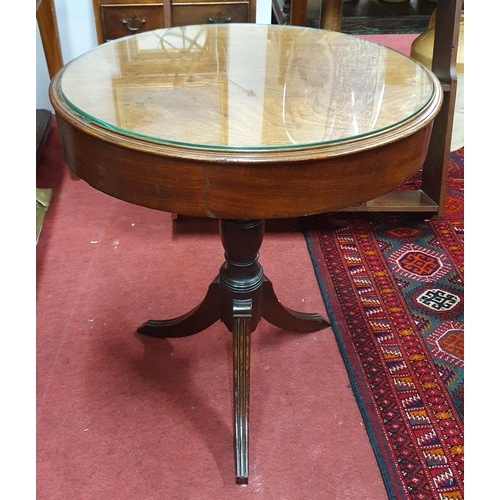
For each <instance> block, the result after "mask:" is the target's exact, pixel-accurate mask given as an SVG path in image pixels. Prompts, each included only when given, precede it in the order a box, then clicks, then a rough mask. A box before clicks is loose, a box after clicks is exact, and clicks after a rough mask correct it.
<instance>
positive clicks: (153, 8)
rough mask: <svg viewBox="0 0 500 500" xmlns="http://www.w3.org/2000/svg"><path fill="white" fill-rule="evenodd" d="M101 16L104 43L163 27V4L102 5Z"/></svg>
mask: <svg viewBox="0 0 500 500" xmlns="http://www.w3.org/2000/svg"><path fill="white" fill-rule="evenodd" d="M101 16H102V18H101V19H102V31H103V37H104V39H105V40H106V41H107V40H114V39H116V38H120V37H122V36H128V35H133V34H135V33H141V32H143V31H151V30H156V29H160V28H163V27H164V26H165V23H164V16H163V4H155V5H126V4H117V5H102V6H101Z"/></svg>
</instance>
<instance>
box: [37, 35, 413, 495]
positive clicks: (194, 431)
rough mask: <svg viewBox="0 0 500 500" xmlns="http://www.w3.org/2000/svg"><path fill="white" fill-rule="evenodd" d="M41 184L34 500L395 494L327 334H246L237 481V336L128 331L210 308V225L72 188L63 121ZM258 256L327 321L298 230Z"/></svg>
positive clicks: (286, 299) (289, 297)
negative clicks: (245, 459)
mask: <svg viewBox="0 0 500 500" xmlns="http://www.w3.org/2000/svg"><path fill="white" fill-rule="evenodd" d="M371 38H372V39H373V38H374V37H371ZM413 38H414V37H413ZM397 39H398V40H402V39H404V36H400V35H398V36H397ZM404 43H405V44H406V46H407V47H408V39H406V40H405V41H404ZM410 43H411V42H410ZM37 186H38V187H42V188H46V187H50V188H52V189H53V190H54V195H53V198H52V200H51V203H50V206H49V210H48V212H47V215H46V218H45V222H44V226H43V230H42V233H41V235H40V240H39V243H38V246H37V285H36V287H37V311H36V315H37V401H36V411H37V442H36V446H37V499H38V500H59V499H61V500H67V499H72V500H73V499H78V500H80V499H81V500H101V499H102V500H114V499H119V500H125V499H126V500H146V499H147V500H156V499H165V498H168V499H204V500H211V499H214V500H216V499H217V500H225V499H227V500H233V499H235V498H264V499H266V500H267V499H269V500H285V499H287V500H299V499H301V500H302V499H314V500H322V499H325V500H326V499H328V500H335V499H338V500H344V499H346V500H347V499H357V500H383V499H386V498H387V495H386V492H385V488H384V485H383V483H382V479H381V476H380V472H379V469H378V466H377V462H376V460H375V457H374V454H373V450H372V448H371V445H370V443H369V440H368V437H367V434H366V431H365V429H364V427H363V423H362V418H361V415H360V412H359V409H358V406H357V404H356V401H355V398H354V395H353V393H352V390H351V388H350V386H349V380H348V376H347V373H346V369H345V367H344V363H343V361H342V358H341V355H340V353H339V350H338V347H337V344H336V341H335V338H334V335H333V332H332V331H331V329H326V330H324V331H321V332H317V333H313V334H295V333H291V332H286V331H282V330H279V329H277V328H275V327H273V326H271V325H269V324H268V323H266V322H265V321H262V322H261V323H260V325H259V327H258V329H257V330H256V332H255V333H254V334H252V335H253V336H252V362H251V367H252V368H251V370H252V372H251V410H250V481H249V484H248V485H247V486H237V485H235V482H234V463H233V445H232V442H233V441H232V440H233V434H232V407H231V406H232V351H231V342H232V339H231V334H230V333H229V332H228V331H227V330H226V328H225V326H224V325H223V324H222V323H220V322H219V323H216V324H215V325H213V326H212V327H210V328H209V329H208V330H206V331H205V332H202V333H200V334H198V335H195V336H193V337H187V338H183V339H170V340H155V339H148V338H141V337H140V336H137V335H135V334H134V332H135V330H136V328H137V327H138V326H140V325H141V324H142V323H143V322H144V321H145V320H147V319H163V318H169V317H174V316H177V315H180V314H183V313H185V312H186V311H188V310H190V309H191V308H192V307H194V306H195V305H196V304H197V303H198V302H199V301H200V300H201V299H202V298H203V296H204V294H205V292H206V289H207V287H208V285H209V283H210V282H211V280H212V279H213V277H215V275H216V274H217V272H218V268H219V266H220V264H221V263H222V260H223V256H222V247H221V244H220V241H219V236H218V227H217V223H216V221H212V220H208V219H206V220H205V219H203V220H198V219H192V218H182V217H181V218H180V219H178V220H177V221H173V220H172V219H171V217H170V215H169V214H166V213H162V212H156V211H152V210H148V209H145V208H142V207H138V206H134V205H130V204H127V203H125V202H122V201H120V200H115V199H113V198H111V197H109V196H106V195H104V194H102V193H100V192H98V191H96V190H94V189H92V188H90V187H89V186H88V185H87V184H86V183H85V182H83V181H75V180H72V179H71V178H70V176H69V172H68V170H67V167H66V166H65V164H64V160H63V158H62V153H61V149H60V145H59V141H58V137H57V130H56V129H55V127H54V130H53V131H52V133H51V135H50V137H49V142H48V143H47V145H46V147H45V149H44V152H43V153H42V158H41V162H40V164H39V166H38V169H37ZM260 262H261V264H262V265H263V267H264V270H265V272H266V274H267V276H268V277H269V278H270V279H271V280H272V281H273V284H274V288H275V291H276V293H277V294H278V296H279V298H280V299H281V301H282V303H283V304H284V305H286V306H288V307H290V308H293V309H296V310H299V311H305V312H319V313H320V314H322V315H324V316H326V312H325V308H324V304H323V300H322V297H321V293H320V290H319V288H318V284H317V281H316V277H315V274H314V270H313V266H312V263H311V259H310V256H309V253H308V250H307V245H306V241H305V239H304V236H303V234H302V232H301V230H300V227H299V225H298V223H297V221H296V220H285V221H278V222H273V223H268V225H267V232H266V237H265V239H264V243H263V245H262V247H261V259H260Z"/></svg>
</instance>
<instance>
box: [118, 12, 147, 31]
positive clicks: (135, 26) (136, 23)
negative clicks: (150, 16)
mask: <svg viewBox="0 0 500 500" xmlns="http://www.w3.org/2000/svg"><path fill="white" fill-rule="evenodd" d="M145 23H146V19H144V18H143V17H141V18H138V17H137V16H136V15H135V14H132V15H131V16H130V17H129V18H128V19H123V21H122V24H125V25H126V26H127V28H128V29H129V30H130V31H138V30H140V29H141V26H142V25H143V24H145Z"/></svg>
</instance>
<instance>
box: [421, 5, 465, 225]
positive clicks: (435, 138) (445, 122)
mask: <svg viewBox="0 0 500 500" xmlns="http://www.w3.org/2000/svg"><path fill="white" fill-rule="evenodd" d="M462 8H463V0H440V1H439V2H438V3H437V7H436V9H437V10H436V31H435V38H434V51H433V56H432V71H433V73H434V74H435V75H436V76H437V77H438V78H439V80H440V82H441V85H442V86H443V93H444V98H443V105H442V107H441V110H440V111H439V114H438V115H437V116H436V118H435V120H434V126H433V129H432V135H431V140H430V144H429V151H428V153H427V157H426V159H425V163H424V167H423V170H422V191H423V192H425V193H426V194H427V196H429V198H431V199H432V201H433V202H434V203H436V205H437V206H438V212H437V215H438V216H442V215H443V211H444V198H445V194H446V180H447V176H448V162H449V159H450V147H451V133H452V129H453V116H454V111H455V98H456V93H457V83H458V80H457V75H456V72H455V65H456V60H457V50H458V38H459V33H460V16H461V12H462Z"/></svg>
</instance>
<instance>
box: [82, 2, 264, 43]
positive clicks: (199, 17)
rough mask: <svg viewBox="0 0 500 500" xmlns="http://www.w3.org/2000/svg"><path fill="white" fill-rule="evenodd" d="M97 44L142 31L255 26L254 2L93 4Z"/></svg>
mask: <svg viewBox="0 0 500 500" xmlns="http://www.w3.org/2000/svg"><path fill="white" fill-rule="evenodd" d="M92 1H93V4H94V17H95V25H96V31H97V41H98V42H99V44H101V43H104V42H107V41H108V40H114V39H116V38H120V37H122V36H128V35H132V34H134V33H139V32H141V31H150V30H155V29H159V28H164V27H168V26H186V25H189V24H209V23H228V22H233V23H254V22H255V15H256V0H172V1H171V2H155V1H153V0H92Z"/></svg>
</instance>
